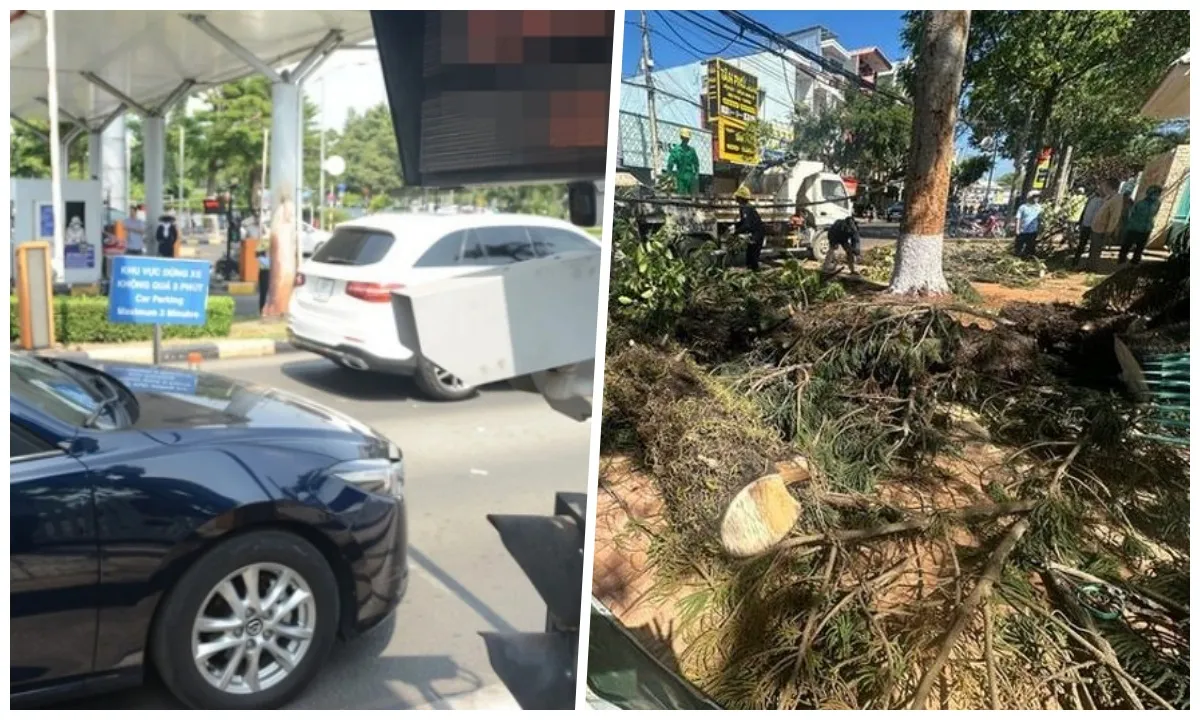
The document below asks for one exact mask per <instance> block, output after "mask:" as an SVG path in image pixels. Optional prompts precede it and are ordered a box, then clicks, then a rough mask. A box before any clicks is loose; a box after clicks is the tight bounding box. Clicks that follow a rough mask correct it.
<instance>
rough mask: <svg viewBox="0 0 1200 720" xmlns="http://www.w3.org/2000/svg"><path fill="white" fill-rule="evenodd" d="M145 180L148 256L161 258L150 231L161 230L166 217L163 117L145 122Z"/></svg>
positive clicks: (144, 120)
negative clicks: (164, 211)
mask: <svg viewBox="0 0 1200 720" xmlns="http://www.w3.org/2000/svg"><path fill="white" fill-rule="evenodd" d="M142 144H143V149H142V154H143V164H144V166H145V167H144V168H143V171H144V173H143V176H142V181H143V183H145V186H146V230H147V232H146V246H147V247H146V251H147V252H146V254H147V255H158V243H157V242H155V241H154V240H153V237H154V235H153V234H152V233H151V232H149V230H150V228H155V227H158V218H159V217H160V216H162V214H163V173H164V172H165V169H166V151H167V121H166V119H165V118H164V117H163V116H162V115H147V116H145V117H144V118H142Z"/></svg>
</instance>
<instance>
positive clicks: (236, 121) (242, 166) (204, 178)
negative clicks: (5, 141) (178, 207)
mask: <svg viewBox="0 0 1200 720" xmlns="http://www.w3.org/2000/svg"><path fill="white" fill-rule="evenodd" d="M201 98H202V100H203V101H204V106H203V107H201V108H199V109H197V110H195V111H194V112H193V113H192V114H191V115H187V116H185V115H184V114H183V113H178V112H176V113H172V115H171V116H170V117H169V118H168V120H167V137H166V148H165V150H166V156H165V158H164V161H165V162H164V165H165V170H164V178H163V181H164V190H165V192H166V193H167V195H168V200H169V199H171V198H173V197H175V196H177V195H178V194H179V188H178V187H177V186H178V185H179V137H180V133H181V132H182V133H183V140H184V164H185V167H184V168H183V169H184V173H183V178H184V179H183V185H184V188H183V191H184V193H183V194H184V196H185V197H186V198H187V199H188V200H189V202H188V207H190V208H191V209H192V210H199V208H200V201H201V199H202V198H204V197H212V196H215V195H216V194H218V193H220V192H224V191H225V190H227V189H228V188H229V186H230V184H231V183H232V182H233V181H236V182H237V184H238V187H239V191H238V197H237V205H238V206H239V207H242V208H244V207H246V206H247V203H249V206H250V207H251V208H253V209H255V210H257V209H259V208H258V203H259V199H260V194H259V190H260V186H261V184H262V177H263V175H262V171H263V167H262V157H263V140H264V138H265V134H266V130H267V128H269V127H270V125H271V87H270V83H268V82H267V80H266V79H265V78H262V77H258V76H255V77H248V78H245V79H243V80H239V81H236V82H231V83H226V84H224V85H220V86H218V87H215V88H212V89H210V90H208V91H206V92H205V93H204V94H203V95H202V96H201ZM317 114H318V109H317V107H316V106H315V105H314V104H313V103H311V102H309V101H308V100H307V99H306V100H305V117H306V118H307V119H306V127H305V139H304V183H305V189H306V190H308V191H311V193H312V195H311V197H312V198H313V204H314V205H315V204H317V203H319V202H320V198H318V197H317V195H318V194H319V192H318V189H319V187H320V175H319V173H320V169H319V168H320V138H321V136H320V128H319V127H318V126H317V124H316V122H315V121H316V117H317ZM126 122H127V126H126V127H127V129H128V132H129V134H130V136H131V144H130V168H129V180H130V188H129V193H130V198H131V200H132V201H134V202H136V201H138V200H140V199H141V198H143V197H145V190H144V186H143V183H142V178H143V175H144V172H143V169H144V167H145V161H144V152H143V146H142V123H141V119H140V118H139V117H138V116H137V115H136V114H132V113H130V114H129V115H127V116H126ZM11 128H12V130H11V133H10V137H11V138H12V144H11V148H10V151H9V160H10V165H11V167H12V174H13V176H15V177H49V175H50V170H49V167H50V153H49V148H48V146H47V144H46V142H45V141H44V140H42V139H41V138H40V137H38V135H37V134H36V133H34V132H32V131H31V130H30V129H28V128H26V127H24V126H23V125H21V124H19V123H12V124H11ZM325 154H326V156H327V157H328V156H331V155H341V156H342V157H343V158H344V159H345V161H346V172H345V174H344V175H342V176H341V177H339V178H332V177H327V178H326V190H327V191H328V190H330V189H332V188H333V187H335V186H336V185H337V184H339V183H342V184H345V185H346V186H347V188H346V189H347V191H346V193H345V196H344V197H343V204H344V205H346V206H347V207H361V208H363V209H366V210H368V211H370V212H376V211H380V210H386V209H388V208H392V207H398V206H406V205H407V204H408V203H411V202H419V200H420V198H421V197H425V198H428V199H430V200H432V198H433V197H434V195H435V191H433V190H425V191H424V192H422V190H421V189H419V188H413V189H409V190H406V189H405V188H404V181H403V175H402V174H401V168H400V154H399V152H398V150H397V147H396V134H395V132H393V130H392V118H391V112H390V111H389V109H388V106H387V105H386V104H383V103H380V104H379V105H376V106H375V107H372V108H369V109H367V110H366V111H365V112H362V113H358V112H354V111H351V112H350V113H349V114H348V116H347V118H346V121H345V123H344V125H343V127H342V129H341V130H340V131H337V130H332V129H331V130H327V131H326V148H325ZM71 165H72V168H73V170H74V173H73V176H75V177H82V174H83V173H84V172H85V171H86V168H87V142H86V140H84V139H82V138H81V139H79V140H77V141H76V142H75V143H74V145H72V148H71ZM267 181H268V183H269V182H271V179H270V178H269V177H268V179H267ZM450 196H451V193H450V191H449V190H446V191H443V192H442V193H441V195H440V197H441V199H442V202H448V201H449V198H450ZM453 196H454V202H455V203H456V204H466V205H477V206H485V207H494V208H496V209H498V210H500V211H503V212H524V213H531V214H537V215H549V216H554V217H565V216H566V203H565V200H564V198H565V197H566V188H565V186H562V185H521V186H511V187H507V186H494V187H493V186H489V187H486V188H475V189H467V190H460V191H457V192H455V193H454V194H453Z"/></svg>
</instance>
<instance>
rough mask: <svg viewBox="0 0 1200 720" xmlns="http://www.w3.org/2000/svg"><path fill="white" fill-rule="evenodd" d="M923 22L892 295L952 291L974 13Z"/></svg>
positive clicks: (948, 13) (936, 15)
mask: <svg viewBox="0 0 1200 720" xmlns="http://www.w3.org/2000/svg"><path fill="white" fill-rule="evenodd" d="M921 22H922V25H923V27H922V29H921V33H920V40H919V43H918V45H917V47H916V52H915V53H914V60H915V62H916V71H915V72H916V82H915V83H914V88H913V89H914V91H915V92H914V95H913V124H912V141H911V144H910V146H909V155H908V172H907V173H906V175H905V182H904V207H905V215H904V220H903V222H902V225H901V227H900V239H899V241H898V242H897V243H896V264H895V266H894V268H893V270H892V281H891V286H890V290H891V292H893V293H898V294H921V295H926V294H944V293H947V292H949V290H950V288H949V285H948V284H947V283H946V277H945V275H944V274H943V272H942V233H943V231H944V230H945V222H946V197H947V194H948V190H949V189H950V172H951V163H952V162H953V158H954V125H955V118H956V110H957V107H958V97H959V90H960V87H961V85H962V73H963V61H964V57H965V54H966V49H967V35H968V29H969V27H970V24H971V11H969V10H962V11H959V10H931V11H926V12H925V15H924V18H923V20H922V21H921Z"/></svg>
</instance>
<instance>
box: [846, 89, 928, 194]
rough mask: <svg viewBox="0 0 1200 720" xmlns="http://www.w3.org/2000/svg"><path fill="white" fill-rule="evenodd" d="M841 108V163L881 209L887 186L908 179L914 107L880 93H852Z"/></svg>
mask: <svg viewBox="0 0 1200 720" xmlns="http://www.w3.org/2000/svg"><path fill="white" fill-rule="evenodd" d="M848 93H849V94H848V96H847V98H846V102H845V103H844V104H843V105H842V106H841V108H840V109H841V125H842V128H843V130H844V132H843V135H842V142H841V147H840V152H839V153H838V155H839V157H838V158H837V162H838V164H839V166H840V169H841V170H842V171H843V172H845V171H849V172H853V173H854V176H855V177H856V178H858V180H859V181H860V182H865V184H866V185H867V187H868V188H870V191H869V192H870V194H871V196H872V203H873V204H874V205H876V206H877V207H879V206H880V205H882V203H883V199H882V198H883V196H884V193H885V192H886V189H887V186H888V185H890V184H891V183H893V182H895V181H897V180H900V179H901V178H903V177H904V170H905V165H906V163H907V161H908V146H909V141H910V138H911V134H912V124H913V112H912V107H910V106H908V105H904V104H901V103H898V102H896V101H894V100H892V99H890V98H888V97H885V96H883V95H880V94H878V93H863V92H854V91H848Z"/></svg>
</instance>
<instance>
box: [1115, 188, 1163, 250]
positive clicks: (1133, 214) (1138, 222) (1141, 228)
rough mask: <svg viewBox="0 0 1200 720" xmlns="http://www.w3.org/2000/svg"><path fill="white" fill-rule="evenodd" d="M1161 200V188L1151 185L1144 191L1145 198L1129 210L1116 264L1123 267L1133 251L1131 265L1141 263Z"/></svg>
mask: <svg viewBox="0 0 1200 720" xmlns="http://www.w3.org/2000/svg"><path fill="white" fill-rule="evenodd" d="M1161 198H1162V188H1161V187H1159V186H1158V185H1151V186H1150V187H1149V188H1147V189H1146V197H1144V198H1142V199H1141V200H1138V201H1137V202H1135V203H1134V204H1133V207H1132V208H1130V209H1129V217H1128V218H1127V219H1126V220H1125V236H1124V237H1123V238H1122V239H1121V252H1120V254H1118V255H1117V263H1118V264H1121V265H1124V264H1125V260H1126V259H1127V258H1128V257H1129V251H1130V250H1133V264H1134V265H1137V264H1138V263H1140V262H1141V261H1142V251H1144V250H1145V249H1146V243H1147V241H1149V240H1150V231H1151V230H1153V229H1154V218H1155V216H1157V215H1158V204H1159V200H1160V199H1161Z"/></svg>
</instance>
